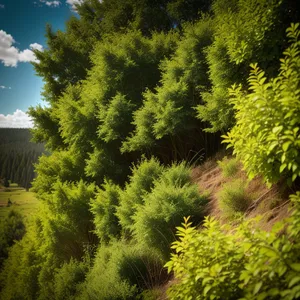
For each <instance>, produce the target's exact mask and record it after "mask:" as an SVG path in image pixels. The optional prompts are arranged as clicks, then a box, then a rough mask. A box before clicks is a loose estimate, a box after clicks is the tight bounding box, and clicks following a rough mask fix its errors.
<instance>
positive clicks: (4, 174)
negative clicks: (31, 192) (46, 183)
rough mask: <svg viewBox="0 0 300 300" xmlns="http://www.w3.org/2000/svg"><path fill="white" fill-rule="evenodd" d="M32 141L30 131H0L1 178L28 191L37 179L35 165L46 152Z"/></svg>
mask: <svg viewBox="0 0 300 300" xmlns="http://www.w3.org/2000/svg"><path fill="white" fill-rule="evenodd" d="M30 139H31V133H30V131H29V129H21V128H19V129H18V128H1V129H0V141H1V142H0V178H3V180H4V179H5V181H6V182H7V181H8V180H10V181H11V182H14V183H18V184H19V185H20V186H22V187H24V188H26V189H27V190H28V189H29V188H30V187H31V182H32V180H33V178H34V177H35V172H34V164H35V163H37V161H38V158H39V157H40V156H41V155H42V153H44V151H45V150H44V146H43V145H42V144H35V143H31V142H30Z"/></svg>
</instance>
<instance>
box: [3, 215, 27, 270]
mask: <svg viewBox="0 0 300 300" xmlns="http://www.w3.org/2000/svg"><path fill="white" fill-rule="evenodd" d="M25 231H26V229H25V224H24V218H23V216H22V215H21V214H20V213H19V212H17V211H15V210H10V212H9V213H8V215H7V216H6V217H5V218H4V219H3V220H1V223H0V268H1V266H2V264H3V261H4V260H5V259H6V258H7V256H8V250H9V247H11V246H12V245H13V244H14V243H15V242H16V241H19V240H21V239H22V237H23V236H24V234H25Z"/></svg>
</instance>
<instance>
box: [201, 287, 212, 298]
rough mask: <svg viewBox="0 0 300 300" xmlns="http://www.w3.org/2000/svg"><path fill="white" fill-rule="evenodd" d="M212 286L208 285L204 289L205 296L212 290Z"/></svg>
mask: <svg viewBox="0 0 300 300" xmlns="http://www.w3.org/2000/svg"><path fill="white" fill-rule="evenodd" d="M211 288H212V286H211V285H207V286H206V287H205V288H204V290H203V294H204V296H206V294H207V293H208V292H209V291H210V290H211Z"/></svg>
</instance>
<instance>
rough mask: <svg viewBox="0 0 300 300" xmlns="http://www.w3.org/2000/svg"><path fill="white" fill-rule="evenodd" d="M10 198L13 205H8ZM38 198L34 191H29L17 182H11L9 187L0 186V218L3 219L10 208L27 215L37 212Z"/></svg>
mask: <svg viewBox="0 0 300 300" xmlns="http://www.w3.org/2000/svg"><path fill="white" fill-rule="evenodd" d="M9 199H10V201H11V203H12V204H11V205H10V206H8V202H9ZM37 203H38V200H37V199H36V198H35V196H34V193H32V192H27V191H26V190H25V189H24V188H22V187H19V186H18V185H17V184H11V186H10V187H8V188H0V220H1V219H3V218H4V217H5V216H6V215H7V214H8V212H9V211H10V209H12V208H14V209H15V210H17V211H19V212H20V213H22V214H23V215H24V216H25V217H27V216H28V215H31V214H32V213H34V212H35V210H36V208H37Z"/></svg>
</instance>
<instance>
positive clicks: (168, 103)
mask: <svg viewBox="0 0 300 300" xmlns="http://www.w3.org/2000/svg"><path fill="white" fill-rule="evenodd" d="M212 28H213V25H212V20H211V19H210V18H208V17H204V18H203V19H201V20H200V21H198V22H197V23H196V24H194V25H186V26H184V32H183V36H182V38H181V40H180V41H179V43H178V48H177V49H176V51H175V53H174V54H173V55H172V57H171V58H170V59H166V60H164V61H162V62H161V66H160V69H161V72H162V78H161V80H160V83H159V85H157V86H156V88H155V90H154V91H153V90H150V89H147V91H146V92H145V93H144V101H143V105H142V107H141V108H140V109H138V110H137V111H135V113H134V120H133V124H134V125H135V129H134V131H133V132H132V133H130V137H129V138H127V140H126V142H125V143H123V146H122V151H134V150H139V149H141V148H145V147H152V146H153V145H154V142H156V141H159V140H161V139H162V138H163V137H166V136H176V135H177V134H179V133H181V132H185V134H187V132H189V131H191V130H192V129H195V128H196V127H199V126H200V124H197V122H195V111H194V109H193V106H194V105H196V104H198V103H199V102H200V99H199V98H200V97H199V91H201V90H203V89H204V88H207V86H209V82H208V78H207V75H206V72H207V64H206V62H205V55H204V48H205V47H206V46H208V45H210V44H211V41H212V33H213V29H212ZM172 147H173V148H174V145H172ZM175 150H176V149H175Z"/></svg>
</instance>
